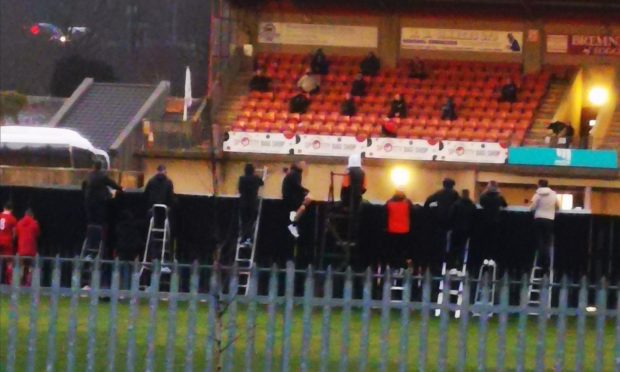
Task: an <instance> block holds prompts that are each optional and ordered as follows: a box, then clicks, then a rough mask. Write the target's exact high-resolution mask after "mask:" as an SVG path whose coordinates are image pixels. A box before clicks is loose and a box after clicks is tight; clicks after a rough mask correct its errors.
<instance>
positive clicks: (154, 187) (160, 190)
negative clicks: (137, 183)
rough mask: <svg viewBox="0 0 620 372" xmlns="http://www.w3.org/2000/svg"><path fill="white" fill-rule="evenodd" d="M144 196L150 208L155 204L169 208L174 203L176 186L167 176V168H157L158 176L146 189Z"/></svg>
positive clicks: (155, 176)
mask: <svg viewBox="0 0 620 372" xmlns="http://www.w3.org/2000/svg"><path fill="white" fill-rule="evenodd" d="M144 195H145V197H146V202H147V205H148V207H149V208H151V207H153V205H155V204H163V205H165V206H167V207H168V208H170V207H172V204H173V203H174V185H173V184H172V181H171V180H170V178H168V176H167V175H166V167H165V166H164V165H161V164H160V165H159V166H157V174H155V175H154V176H153V177H151V179H150V180H149V182H147V184H146V187H145V188H144Z"/></svg>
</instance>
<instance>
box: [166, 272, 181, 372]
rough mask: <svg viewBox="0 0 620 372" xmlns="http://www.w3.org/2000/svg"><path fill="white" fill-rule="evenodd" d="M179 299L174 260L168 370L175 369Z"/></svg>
mask: <svg viewBox="0 0 620 372" xmlns="http://www.w3.org/2000/svg"><path fill="white" fill-rule="evenodd" d="M178 300H179V264H178V262H177V261H176V260H174V262H173V264H172V273H171V274H170V296H169V297H168V301H169V302H168V330H167V334H166V371H169V372H171V371H174V370H175V366H174V359H175V343H176V336H177V309H178Z"/></svg>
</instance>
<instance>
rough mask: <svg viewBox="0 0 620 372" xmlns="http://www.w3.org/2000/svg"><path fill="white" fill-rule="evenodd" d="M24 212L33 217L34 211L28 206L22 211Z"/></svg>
mask: <svg viewBox="0 0 620 372" xmlns="http://www.w3.org/2000/svg"><path fill="white" fill-rule="evenodd" d="M24 214H25V215H26V216H28V217H34V212H33V211H32V209H30V208H28V209H26V212H24Z"/></svg>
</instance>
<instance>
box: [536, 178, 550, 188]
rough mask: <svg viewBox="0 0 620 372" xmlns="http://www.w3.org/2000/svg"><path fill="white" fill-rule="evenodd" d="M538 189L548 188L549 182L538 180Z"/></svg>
mask: <svg viewBox="0 0 620 372" xmlns="http://www.w3.org/2000/svg"><path fill="white" fill-rule="evenodd" d="M538 187H549V181H547V180H538Z"/></svg>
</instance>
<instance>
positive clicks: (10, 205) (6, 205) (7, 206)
mask: <svg viewBox="0 0 620 372" xmlns="http://www.w3.org/2000/svg"><path fill="white" fill-rule="evenodd" d="M4 211H5V212H12V211H13V202H11V201H10V200H9V201H8V202H6V203H4Z"/></svg>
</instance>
